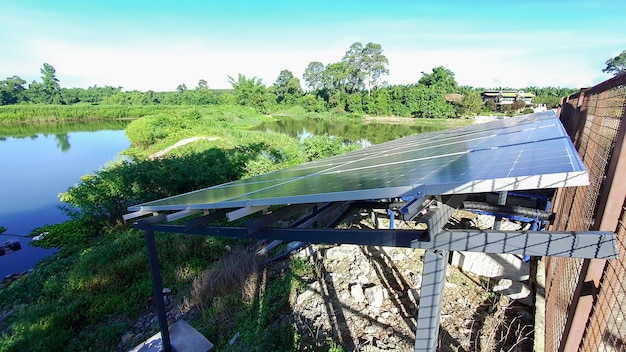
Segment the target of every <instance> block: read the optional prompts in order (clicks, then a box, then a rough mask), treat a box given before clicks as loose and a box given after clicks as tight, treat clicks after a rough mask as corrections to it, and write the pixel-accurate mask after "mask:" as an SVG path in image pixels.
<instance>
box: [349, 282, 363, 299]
mask: <svg viewBox="0 0 626 352" xmlns="http://www.w3.org/2000/svg"><path fill="white" fill-rule="evenodd" d="M350 295H351V296H352V299H353V300H354V301H355V302H365V295H364V294H363V287H361V285H360V284H354V285H352V286H351V287H350Z"/></svg>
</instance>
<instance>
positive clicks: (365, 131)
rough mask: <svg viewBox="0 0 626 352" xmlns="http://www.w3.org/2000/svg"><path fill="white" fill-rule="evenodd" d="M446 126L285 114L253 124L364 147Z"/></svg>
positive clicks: (300, 135)
mask: <svg viewBox="0 0 626 352" xmlns="http://www.w3.org/2000/svg"><path fill="white" fill-rule="evenodd" d="M443 128H444V126H431V125H429V126H417V125H398V124H380V123H363V122H362V121H360V120H354V121H348V122H343V121H342V122H333V121H329V120H322V121H320V120H316V119H294V118H289V117H283V118H281V119H280V120H278V121H273V122H265V123H263V124H261V125H259V126H256V127H254V128H253V130H255V131H266V132H278V133H284V134H288V135H290V136H292V137H296V138H298V139H300V141H301V142H302V141H303V140H304V139H306V138H310V137H312V136H316V135H330V136H335V137H340V138H344V139H346V140H349V141H351V142H357V143H360V144H361V145H362V146H370V145H372V144H379V143H383V142H386V141H390V140H393V139H397V138H401V137H405V136H409V135H412V134H416V133H424V132H432V131H437V130H440V129H443Z"/></svg>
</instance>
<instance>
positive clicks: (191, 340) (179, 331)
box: [131, 320, 215, 352]
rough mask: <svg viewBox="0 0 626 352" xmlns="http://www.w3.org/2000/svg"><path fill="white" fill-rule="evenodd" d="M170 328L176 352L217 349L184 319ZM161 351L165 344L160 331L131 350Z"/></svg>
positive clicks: (205, 351)
mask: <svg viewBox="0 0 626 352" xmlns="http://www.w3.org/2000/svg"><path fill="white" fill-rule="evenodd" d="M169 330H170V341H171V344H172V349H173V350H174V351H176V352H211V351H213V350H214V349H215V346H214V345H213V344H212V343H211V342H210V341H209V340H207V338H206V337H204V336H202V334H201V333H200V332H198V330H196V329H194V328H193V327H192V326H191V325H189V324H187V322H185V321H184V320H179V321H177V322H175V323H174V324H172V325H171V326H170V329H169ZM161 351H163V345H162V341H161V333H160V332H158V333H157V334H155V335H154V336H152V337H151V338H149V339H147V340H146V341H144V342H142V343H141V344H139V345H137V346H136V347H135V348H133V349H132V350H131V352H161Z"/></svg>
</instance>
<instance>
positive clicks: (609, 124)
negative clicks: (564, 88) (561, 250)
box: [545, 74, 626, 351]
mask: <svg viewBox="0 0 626 352" xmlns="http://www.w3.org/2000/svg"><path fill="white" fill-rule="evenodd" d="M625 106H626V74H624V75H621V76H618V77H615V78H613V79H611V80H608V81H606V82H603V83H601V84H599V85H597V86H595V87H592V88H590V89H587V90H581V92H580V93H579V94H576V95H574V96H571V97H568V99H566V100H564V102H563V106H562V108H561V111H560V117H561V120H562V122H563V125H564V126H565V128H566V130H567V132H568V134H569V135H570V137H571V138H572V141H573V143H574V145H575V146H576V148H577V149H578V152H579V154H580V155H581V158H582V159H583V162H584V163H585V166H586V167H587V170H588V172H589V180H590V185H589V186H588V187H577V188H572V189H560V190H558V191H557V193H556V195H555V202H554V207H553V210H554V211H555V212H556V213H557V214H558V218H557V220H556V221H555V222H553V223H552V224H551V229H553V230H564V231H576V230H599V229H601V230H610V231H615V232H616V233H618V236H619V246H620V258H619V259H618V260H610V261H598V260H582V259H575V258H558V259H556V258H550V259H547V265H546V330H545V349H546V350H547V351H563V350H566V349H567V350H572V349H573V350H575V349H578V350H583V351H626V347H622V344H623V341H624V339H625V338H626V322H625V321H624V320H625V319H626V314H625V313H626V308H622V307H623V306H624V305H625V303H626V298H625V297H626V258H624V243H625V242H626V239H625V237H626V231H625V229H624V224H625V223H626V220H625V218H624V216H625V215H624V212H622V214H621V220H619V223H618V222H617V220H618V216H619V212H617V213H615V211H612V210H610V209H609V208H611V209H613V210H614V209H615V208H616V207H617V208H618V209H621V210H623V206H624V205H623V204H624V201H625V197H624V188H620V187H617V189H616V187H614V186H615V184H616V182H617V183H619V184H623V183H624V182H626V172H624V170H623V169H625V168H626V167H624V166H622V167H618V166H616V165H622V164H626V162H624V163H620V162H619V160H618V159H619V157H620V155H621V153H620V150H621V145H622V142H623V138H624V137H623V135H624V131H620V128H626V126H625V125H624V124H622V120H623V119H624V113H625V112H624V107H625ZM620 136H621V137H620ZM616 145H617V147H618V148H619V150H618V151H617V152H616V151H615V148H616ZM622 158H623V159H625V160H626V155H623V156H622ZM616 203H617V204H616ZM607 209H609V210H607ZM613 214H616V215H613ZM612 216H613V217H614V218H615V219H612V218H611V217H612ZM607 226H608V228H607ZM598 268H599V269H598ZM596 271H597V272H599V274H594V273H595V272H596ZM594 275H597V278H594ZM589 284H592V285H593V288H592V289H591V290H590V289H589ZM590 297H591V298H590ZM585 304H587V305H589V309H587V311H585V309H584V308H583V309H581V308H580V307H584V306H585ZM581 312H582V313H581ZM583 315H584V316H583ZM566 346H567V347H566Z"/></svg>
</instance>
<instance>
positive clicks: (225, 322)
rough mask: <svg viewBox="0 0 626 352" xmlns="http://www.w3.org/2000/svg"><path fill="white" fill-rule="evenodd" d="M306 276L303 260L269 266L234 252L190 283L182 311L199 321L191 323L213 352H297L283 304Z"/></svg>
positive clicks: (286, 304)
mask: <svg viewBox="0 0 626 352" xmlns="http://www.w3.org/2000/svg"><path fill="white" fill-rule="evenodd" d="M312 272H313V268H312V264H311V263H309V262H307V261H305V260H303V259H296V260H294V261H292V262H291V263H290V264H289V265H288V266H284V265H283V266H282V267H281V266H280V265H279V266H272V265H268V264H267V263H264V262H262V261H261V260H260V259H259V257H257V256H256V255H255V254H254V253H253V251H247V250H244V249H238V250H234V251H233V252H231V253H229V254H227V255H226V256H224V257H223V258H221V259H220V260H219V261H217V262H216V263H215V264H214V265H213V266H212V267H211V268H209V269H207V270H206V271H204V272H203V273H202V274H201V275H199V276H198V277H197V278H196V279H195V280H194V282H193V284H192V289H191V291H190V297H191V298H190V299H189V300H188V301H187V309H197V310H198V312H199V313H198V315H199V317H198V318H196V320H195V321H194V322H192V324H193V325H194V326H196V327H197V328H198V329H199V331H201V332H202V333H203V334H204V335H205V336H206V337H207V338H208V339H209V340H210V341H212V342H214V343H215V344H216V346H217V349H218V350H219V351H294V350H298V349H299V348H300V346H299V344H300V337H299V335H298V333H297V329H296V327H295V325H294V322H293V321H292V319H291V314H290V308H289V307H290V304H289V300H290V297H291V296H292V294H294V293H295V292H298V291H299V290H300V289H301V288H300V287H299V285H298V283H299V282H301V278H302V277H307V275H311V273H312ZM234 337H235V338H234Z"/></svg>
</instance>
